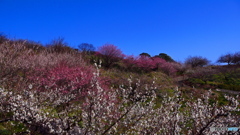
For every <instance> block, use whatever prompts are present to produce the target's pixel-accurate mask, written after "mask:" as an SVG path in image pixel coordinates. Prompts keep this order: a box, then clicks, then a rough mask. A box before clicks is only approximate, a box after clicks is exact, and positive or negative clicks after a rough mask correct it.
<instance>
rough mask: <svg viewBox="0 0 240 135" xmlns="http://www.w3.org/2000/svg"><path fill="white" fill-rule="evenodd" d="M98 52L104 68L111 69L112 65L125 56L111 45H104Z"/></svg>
mask: <svg viewBox="0 0 240 135" xmlns="http://www.w3.org/2000/svg"><path fill="white" fill-rule="evenodd" d="M98 52H99V53H100V54H101V57H102V58H103V65H104V66H105V67H106V68H109V67H111V66H112V65H113V63H115V62H117V61H119V60H120V59H122V58H123V57H124V56H125V55H124V54H123V53H122V51H121V50H120V49H118V48H117V46H115V45H113V44H105V45H103V46H101V47H99V48H98Z"/></svg>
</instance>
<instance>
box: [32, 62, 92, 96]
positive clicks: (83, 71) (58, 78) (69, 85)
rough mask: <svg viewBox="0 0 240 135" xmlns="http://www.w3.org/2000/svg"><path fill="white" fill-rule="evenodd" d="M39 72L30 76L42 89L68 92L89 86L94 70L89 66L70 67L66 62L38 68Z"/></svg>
mask: <svg viewBox="0 0 240 135" xmlns="http://www.w3.org/2000/svg"><path fill="white" fill-rule="evenodd" d="M36 72H37V74H34V75H33V76H31V77H30V79H32V80H33V81H35V82H37V84H38V86H39V87H40V90H46V89H57V90H58V91H60V92H63V93H68V92H73V91H76V90H80V91H81V90H83V89H84V88H85V89H86V88H87V87H89V84H90V81H91V79H92V77H93V74H92V72H93V70H92V69H91V68H89V67H70V66H67V65H66V64H65V63H64V62H62V63H59V64H57V65H56V66H54V67H52V68H50V69H37V70H36Z"/></svg>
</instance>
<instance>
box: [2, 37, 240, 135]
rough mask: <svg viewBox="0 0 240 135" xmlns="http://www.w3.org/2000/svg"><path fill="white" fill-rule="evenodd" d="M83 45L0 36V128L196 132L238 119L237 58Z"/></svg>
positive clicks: (20, 130)
mask: <svg viewBox="0 0 240 135" xmlns="http://www.w3.org/2000/svg"><path fill="white" fill-rule="evenodd" d="M87 47H91V46H89V45H87V44H85V48H84V49H82V50H78V49H73V48H71V47H69V46H67V44H66V43H65V42H64V41H63V40H60V39H59V40H55V41H53V42H52V43H50V44H48V45H45V46H44V45H42V44H40V43H36V42H33V41H28V40H11V39H8V38H6V37H4V36H1V38H0V134H4V135H8V134H9V135H10V134H39V135H41V134H44V135H46V134H199V135H200V134H209V133H213V132H212V131H210V127H237V126H239V124H240V121H239V115H240V112H239V111H240V110H239V102H238V101H239V100H240V99H239V97H238V94H236V93H234V92H235V91H236V92H238V91H239V92H240V72H239V71H240V66H239V65H237V64H236V65H224V66H221V65H210V66H209V65H205V64H203V65H201V64H200V65H197V66H193V65H186V64H181V63H178V62H175V61H174V60H173V59H171V57H170V56H167V55H166V54H163V53H162V54H161V55H158V56H154V57H151V56H148V55H147V54H146V53H145V54H142V55H140V56H126V55H124V54H123V53H122V52H121V50H120V49H118V48H117V47H116V46H114V45H111V44H106V45H104V46H102V47H100V48H99V50H98V51H93V50H92V49H89V48H88V49H87ZM198 58H199V57H198ZM232 132H234V131H232ZM215 133H217V132H215ZM221 133H227V131H221Z"/></svg>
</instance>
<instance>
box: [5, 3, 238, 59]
mask: <svg viewBox="0 0 240 135" xmlns="http://www.w3.org/2000/svg"><path fill="white" fill-rule="evenodd" d="M0 17H1V18H0V32H2V33H4V34H6V35H8V36H9V37H10V38H15V39H29V40H33V41H40V42H41V43H43V44H46V43H49V42H50V41H51V40H53V39H56V38H58V37H64V38H65V40H66V42H68V43H69V45H70V46H72V47H77V45H78V44H81V43H90V44H93V45H94V46H95V47H99V46H101V45H103V44H105V43H111V44H114V45H116V46H118V47H119V48H120V49H121V50H122V51H123V53H124V54H126V55H138V54H140V53H142V52H146V53H149V54H150V55H152V56H154V55H157V54H159V53H167V54H168V55H170V56H171V57H172V58H173V59H175V60H177V61H184V60H185V59H186V58H187V57H188V56H203V57H206V58H208V59H210V60H211V61H212V62H215V61H216V60H217V58H218V57H219V56H220V55H222V54H224V53H227V52H236V51H240V0H0Z"/></svg>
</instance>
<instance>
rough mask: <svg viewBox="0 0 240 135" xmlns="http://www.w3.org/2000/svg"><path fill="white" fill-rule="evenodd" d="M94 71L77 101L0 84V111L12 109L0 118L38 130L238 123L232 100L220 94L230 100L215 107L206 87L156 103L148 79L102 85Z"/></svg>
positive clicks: (183, 130)
mask: <svg viewBox="0 0 240 135" xmlns="http://www.w3.org/2000/svg"><path fill="white" fill-rule="evenodd" d="M99 74H100V73H99V70H98V69H97V71H96V73H94V77H93V78H92V82H91V83H92V85H91V87H92V89H89V90H88V91H87V94H86V96H85V97H82V98H81V99H77V97H78V93H76V92H72V93H71V92H70V93H66V94H61V93H60V92H58V91H57V90H49V91H46V92H38V91H36V90H34V88H33V87H32V86H31V85H30V86H29V88H28V89H26V90H23V91H18V92H15V91H8V90H5V89H3V88H0V111H1V113H8V112H12V113H13V115H12V116H9V117H7V116H6V118H5V119H7V120H9V121H20V122H22V123H24V124H25V125H26V126H28V127H29V129H30V130H29V132H33V131H35V132H38V133H41V134H71V135H72V134H73V135H74V134H75V135H79V134H86V135H88V134H89V135H90V134H163V135H168V134H175V135H178V134H211V133H210V127H227V126H234V124H235V125H236V126H239V125H238V124H239V118H237V116H235V115H232V114H231V112H232V111H240V110H239V109H238V105H239V102H238V100H237V99H236V98H233V97H230V96H225V98H226V99H227V100H229V101H230V103H231V104H230V105H225V106H218V103H210V102H209V97H210V95H211V91H208V92H207V93H205V94H203V97H202V98H199V99H197V100H195V99H193V98H192V99H190V100H185V99H184V98H183V97H182V94H181V91H179V90H178V88H176V89H175V94H174V96H168V95H163V97H162V99H161V100H162V101H161V104H160V105H157V102H156V101H157V100H156V99H157V96H156V90H157V87H156V85H155V83H154V81H153V84H152V85H149V84H148V85H147V84H145V88H142V87H140V84H141V80H138V81H137V83H136V84H134V85H135V87H133V86H132V85H133V84H132V82H133V78H131V77H130V79H129V86H128V87H124V86H120V87H119V88H117V89H113V88H112V89H105V88H104V87H102V86H101V84H100V82H99V80H98V77H99ZM159 102H160V101H159ZM1 119H2V120H0V121H4V118H1ZM215 134H220V133H217V132H216V133H215ZM223 134H224V133H223Z"/></svg>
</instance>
